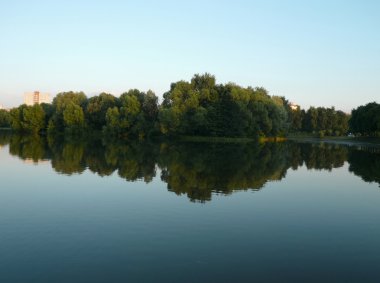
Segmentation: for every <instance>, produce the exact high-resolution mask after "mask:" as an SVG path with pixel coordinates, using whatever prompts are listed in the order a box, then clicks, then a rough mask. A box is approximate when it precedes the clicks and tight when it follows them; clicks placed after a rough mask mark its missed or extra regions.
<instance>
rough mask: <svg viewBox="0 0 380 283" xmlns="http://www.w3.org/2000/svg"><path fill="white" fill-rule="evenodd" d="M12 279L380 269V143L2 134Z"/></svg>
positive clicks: (3, 256) (4, 250)
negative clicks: (182, 140) (162, 140)
mask: <svg viewBox="0 0 380 283" xmlns="http://www.w3.org/2000/svg"><path fill="white" fill-rule="evenodd" d="M0 147H1V149H0V168H1V170H0V180H1V187H0V227H1V230H0V231H1V232H0V282H6V283H13V282H70V283H73V282H91V283H95V282H379V280H380V268H379V266H380V225H379V219H380V218H379V217H380V188H379V184H380V150H379V149H376V148H370V147H369V148H366V147H349V146H342V145H336V144H334V145H330V144H325V143H296V142H283V143H264V144H259V143H257V144H256V143H247V144H223V143H213V144H212V143H174V142H173V143H171V142H166V143H158V142H157V143H153V142H130V143H128V142H122V141H109V140H105V139H95V138H92V139H82V140H70V139H66V141H63V139H62V138H52V137H49V138H42V137H41V138H39V137H30V136H20V135H11V134H6V133H5V134H2V135H0Z"/></svg>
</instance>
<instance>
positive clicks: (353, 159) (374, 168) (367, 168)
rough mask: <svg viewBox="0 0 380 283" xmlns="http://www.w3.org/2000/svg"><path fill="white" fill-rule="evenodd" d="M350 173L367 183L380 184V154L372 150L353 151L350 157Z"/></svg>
mask: <svg viewBox="0 0 380 283" xmlns="http://www.w3.org/2000/svg"><path fill="white" fill-rule="evenodd" d="M348 162H349V163H350V167H349V171H350V172H353V173H354V174H355V175H357V176H359V177H361V178H362V179H363V181H365V182H369V183H372V182H376V183H378V184H380V152H379V151H371V150H367V151H365V150H355V151H351V152H350V154H349V157H348Z"/></svg>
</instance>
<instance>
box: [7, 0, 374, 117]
mask: <svg viewBox="0 0 380 283" xmlns="http://www.w3.org/2000/svg"><path fill="white" fill-rule="evenodd" d="M1 2H2V3H1V7H0V104H3V105H5V106H16V105H18V104H20V103H22V97H23V93H24V92H27V91H34V90H40V91H43V92H50V93H52V94H56V93H57V92H60V91H68V90H74V91H80V90H82V91H84V92H85V93H86V94H87V95H89V96H91V95H93V94H95V93H99V92H101V91H107V92H111V93H113V94H114V95H120V94H121V93H122V92H123V91H126V90H128V89H130V88H139V89H141V90H148V89H152V90H154V91H155V92H156V94H157V95H158V96H162V93H163V92H165V91H166V90H168V88H169V86H170V83H171V82H174V81H177V80H181V79H185V80H190V78H191V77H192V75H193V74H194V73H204V72H209V73H212V74H214V75H215V76H216V78H217V81H218V82H220V83H225V82H229V81H232V82H236V83H237V84H239V85H243V86H263V87H265V88H266V89H268V90H269V92H270V94H271V95H282V96H285V97H287V98H288V99H289V100H291V101H294V102H296V103H298V104H300V105H301V106H302V107H305V108H307V107H309V106H310V105H313V106H333V105H334V106H336V108H338V109H342V110H345V111H349V110H351V108H353V107H356V106H358V105H360V104H365V103H367V102H371V101H378V102H380V101H379V98H380V31H379V28H380V16H379V15H380V1H365V0H363V1H359V0H358V1H349V0H348V1H334V0H328V1H325V0H318V1H280V0H279V1H254V0H249V1H244V0H235V1H223V0H219V1H198V0H192V1H179V0H178V1H169V0H161V1H115V0H108V1H96V0H92V1H80V0H77V1H71V0H66V1H63V0H62V1H53V0H50V1H37V0H36V1H32V0H28V1H18V0H12V1H1Z"/></svg>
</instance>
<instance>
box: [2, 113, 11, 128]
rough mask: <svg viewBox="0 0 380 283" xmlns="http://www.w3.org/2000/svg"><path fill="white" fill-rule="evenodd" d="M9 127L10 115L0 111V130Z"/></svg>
mask: <svg viewBox="0 0 380 283" xmlns="http://www.w3.org/2000/svg"><path fill="white" fill-rule="evenodd" d="M10 125H11V115H10V113H9V112H8V111H6V110H3V109H0V128H7V127H10Z"/></svg>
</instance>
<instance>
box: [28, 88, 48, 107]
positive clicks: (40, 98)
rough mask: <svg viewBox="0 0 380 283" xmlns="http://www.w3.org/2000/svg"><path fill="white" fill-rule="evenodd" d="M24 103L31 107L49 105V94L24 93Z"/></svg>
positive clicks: (37, 92)
mask: <svg viewBox="0 0 380 283" xmlns="http://www.w3.org/2000/svg"><path fill="white" fill-rule="evenodd" d="M24 103H25V104H26V105H29V106H32V105H34V104H41V103H51V98H50V94H48V93H41V92H39V91H35V92H29V93H25V96H24Z"/></svg>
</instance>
